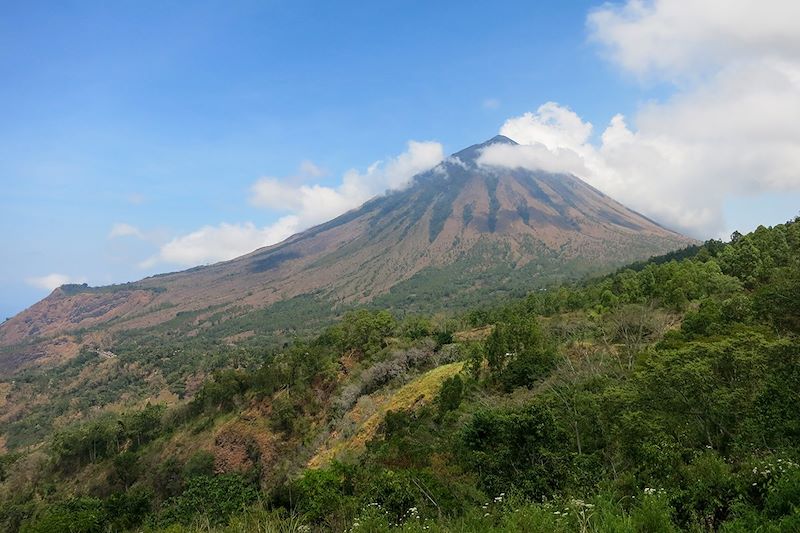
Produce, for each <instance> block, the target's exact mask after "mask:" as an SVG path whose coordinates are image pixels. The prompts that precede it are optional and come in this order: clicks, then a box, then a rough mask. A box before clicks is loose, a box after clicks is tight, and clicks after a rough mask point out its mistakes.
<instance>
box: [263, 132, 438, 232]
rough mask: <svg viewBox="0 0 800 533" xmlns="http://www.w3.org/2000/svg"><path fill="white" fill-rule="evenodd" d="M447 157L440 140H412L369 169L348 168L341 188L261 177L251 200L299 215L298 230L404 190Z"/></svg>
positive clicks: (339, 186)
mask: <svg viewBox="0 0 800 533" xmlns="http://www.w3.org/2000/svg"><path fill="white" fill-rule="evenodd" d="M443 158H444V152H443V149H442V145H441V144H439V143H436V142H417V141H410V142H409V143H408V149H407V150H406V151H405V152H403V153H402V154H400V155H398V156H396V157H393V158H391V159H389V160H387V161H377V162H375V163H373V164H372V165H370V166H369V168H368V169H367V171H366V172H364V173H360V172H358V171H357V170H355V169H351V170H348V171H347V172H345V174H344V176H343V177H342V181H341V183H340V184H339V185H338V186H337V187H326V186H323V185H317V184H315V185H300V186H296V185H292V184H290V183H286V182H285V181H284V180H280V179H278V178H261V179H260V180H258V181H257V182H256V183H254V184H253V186H252V188H251V196H250V203H251V204H253V205H255V206H258V207H266V208H268V209H274V210H279V211H288V212H290V213H292V214H294V215H295V216H296V217H297V225H298V229H305V228H307V227H310V226H312V225H314V224H318V223H320V222H324V221H326V220H329V219H331V218H333V217H335V216H337V215H340V214H342V213H344V212H346V211H348V210H350V209H353V208H355V207H358V206H359V205H361V204H363V203H364V202H365V201H367V200H369V199H370V198H372V197H373V196H376V195H378V194H382V193H384V192H386V191H387V190H395V189H401V188H403V187H405V186H406V185H407V184H408V182H409V180H410V179H411V178H412V177H413V176H414V175H416V174H419V173H420V172H424V171H425V170H428V169H430V168H432V167H434V166H435V165H437V164H438V163H439V162H440V161H442V159H443Z"/></svg>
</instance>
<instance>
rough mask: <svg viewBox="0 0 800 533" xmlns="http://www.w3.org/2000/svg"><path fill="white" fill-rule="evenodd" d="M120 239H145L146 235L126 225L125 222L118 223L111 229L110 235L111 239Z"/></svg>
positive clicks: (134, 227)
mask: <svg viewBox="0 0 800 533" xmlns="http://www.w3.org/2000/svg"><path fill="white" fill-rule="evenodd" d="M118 237H136V238H137V239H144V238H145V237H144V234H143V233H142V232H141V231H140V230H139V228H137V227H136V226H132V225H130V224H126V223H125V222H117V223H116V224H114V225H113V226H112V227H111V231H110V232H109V233H108V238H109V239H116V238H118Z"/></svg>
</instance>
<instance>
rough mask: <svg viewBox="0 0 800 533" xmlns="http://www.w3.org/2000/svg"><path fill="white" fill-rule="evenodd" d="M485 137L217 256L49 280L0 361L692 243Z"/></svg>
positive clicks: (302, 320) (423, 295)
mask: <svg viewBox="0 0 800 533" xmlns="http://www.w3.org/2000/svg"><path fill="white" fill-rule="evenodd" d="M494 144H509V145H515V144H516V143H515V142H514V141H513V140H511V139H509V138H507V137H503V136H497V137H494V138H492V139H490V140H488V141H487V142H485V143H482V144H476V145H473V146H470V147H468V148H466V149H464V150H461V151H460V152H457V153H455V154H453V155H451V156H450V157H448V158H447V159H445V160H444V161H443V162H441V163H440V164H439V165H437V166H436V167H434V168H433V169H431V170H429V171H427V172H424V173H421V174H418V175H417V176H415V177H414V178H413V179H412V180H411V182H410V184H409V185H408V186H407V187H406V188H404V189H403V190H399V191H393V192H390V193H387V194H385V195H382V196H379V197H376V198H374V199H372V200H370V201H368V202H366V203H365V204H363V205H362V206H361V207H359V208H357V209H354V210H352V211H350V212H347V213H345V214H343V215H341V216H339V217H337V218H335V219H333V220H331V221H329V222H327V223H324V224H321V225H319V226H316V227H313V228H311V229H308V230H306V231H304V232H302V233H299V234H297V235H294V236H292V237H290V238H288V239H287V240H285V241H284V242H281V243H279V244H275V245H272V246H267V247H265V248H261V249H258V250H255V251H253V252H252V253H250V254H247V255H244V256H242V257H238V258H236V259H233V260H230V261H225V262H221V263H217V264H213V265H208V266H201V267H195V268H192V269H189V270H186V271H182V272H176V273H170V274H162V275H157V276H153V277H149V278H145V279H143V280H141V281H137V282H133V283H127V284H122V285H112V286H107V287H88V286H85V285H65V286H62V287H60V288H58V289H56V290H55V291H54V292H53V293H52V294H50V295H49V296H48V297H47V298H45V299H44V300H42V301H40V302H38V303H37V304H35V305H33V306H32V307H30V308H29V309H27V310H25V311H23V312H22V313H20V314H19V315H17V316H15V317H13V318H11V319H10V320H8V321H6V322H5V323H4V324H3V325H2V326H0V347H2V351H0V372H2V373H5V372H8V371H11V370H14V369H17V368H19V367H21V366H26V365H29V364H31V363H34V362H36V361H42V360H53V359H56V360H58V359H63V358H68V357H70V356H72V355H74V354H75V353H77V350H78V349H79V347H80V346H81V345H82V344H83V343H85V342H86V339H87V338H90V339H93V342H95V343H99V344H102V343H103V342H104V341H103V339H108V338H111V337H113V335H114V334H115V333H118V332H124V331H130V330H142V329H144V328H150V327H155V326H158V325H162V326H163V327H168V325H169V324H171V323H175V322H176V321H177V322H181V320H180V319H181V317H183V318H184V319H185V320H184V321H183V322H182V323H188V322H190V323H191V328H190V329H187V330H184V331H188V333H189V334H193V335H196V334H201V333H203V331H205V330H207V329H208V328H210V327H212V326H213V325H214V324H217V323H219V322H222V321H227V320H234V319H241V318H242V317H245V316H247V315H248V314H252V313H253V312H256V311H258V312H261V313H262V315H261V316H262V317H263V318H264V321H263V323H264V324H269V323H271V324H274V328H275V329H281V328H284V329H285V328H287V327H291V324H290V323H289V322H291V321H295V322H297V323H298V324H297V325H298V326H302V325H305V324H307V323H309V321H308V320H307V317H304V316H303V313H304V310H305V309H308V310H309V313H312V314H313V315H314V316H315V317H324V316H326V314H330V315H331V316H333V314H335V313H336V312H337V310H341V309H345V308H348V307H349V306H353V305H361V304H367V303H374V304H376V305H382V306H385V307H389V308H392V307H397V308H401V307H402V309H404V310H416V309H419V310H427V311H430V310H437V309H444V308H448V307H450V308H455V307H458V306H464V305H469V304H470V303H472V302H477V301H480V302H485V301H486V299H487V298H495V299H496V298H501V297H502V296H504V295H507V294H510V293H513V292H515V291H517V292H519V291H530V290H534V289H536V288H537V287H538V288H542V287H547V286H548V285H550V284H552V283H554V282H558V281H563V280H567V279H574V278H578V277H581V276H586V275H588V274H593V273H601V272H603V271H608V270H610V269H613V268H616V267H618V266H621V265H623V264H626V263H630V262H632V261H635V260H640V259H646V258H648V257H650V256H653V255H659V254H663V253H666V252H669V251H672V250H675V249H678V248H682V247H684V246H686V245H688V244H691V243H693V241H692V240H691V239H689V238H687V237H684V236H682V235H680V234H678V233H675V232H673V231H671V230H669V229H666V228H664V227H663V226H661V225H659V224H658V223H656V222H654V221H653V220H650V219H649V218H647V217H645V216H643V215H641V214H639V213H637V212H635V211H633V210H631V209H628V208H627V207H625V206H623V205H622V204H620V203H618V202H616V201H615V200H613V199H611V198H610V197H608V196H607V195H605V194H603V193H602V192H600V191H599V190H597V189H595V188H593V187H591V186H590V185H588V184H587V183H585V182H584V181H582V180H581V179H579V178H578V177H576V176H574V175H570V174H553V173H548V172H543V171H531V170H526V169H522V168H506V167H502V166H486V165H483V164H481V161H480V155H481V153H482V152H483V150H485V149H486V148H487V147H488V146H491V145H494ZM312 308H313V309H312ZM287 313H288V314H287ZM280 317H284V319H283V320H277V319H278V318H280ZM287 317H291V318H287ZM270 320H272V322H270ZM187 321H188V322H187ZM165 324H166V325H167V326H164V325H165ZM243 324H244V322H243ZM246 327H247V326H245V325H243V326H242V329H243V330H244V329H245V328H246ZM229 329H230V328H229ZM76 332H80V335H76ZM243 332H244V331H243ZM87 334H89V335H88V336H87Z"/></svg>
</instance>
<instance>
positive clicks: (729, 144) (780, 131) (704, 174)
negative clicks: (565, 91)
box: [483, 0, 800, 237]
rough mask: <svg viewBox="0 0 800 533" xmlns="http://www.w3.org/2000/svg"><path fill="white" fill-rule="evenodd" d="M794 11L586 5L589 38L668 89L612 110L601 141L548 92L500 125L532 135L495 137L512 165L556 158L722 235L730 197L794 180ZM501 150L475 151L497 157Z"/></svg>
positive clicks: (644, 206) (798, 178) (694, 227)
mask: <svg viewBox="0 0 800 533" xmlns="http://www.w3.org/2000/svg"><path fill="white" fill-rule="evenodd" d="M797 20H800V3H798V2H794V1H792V2H779V1H775V2H771V3H770V4H769V6H768V7H767V6H764V5H759V4H757V3H754V2H743V1H736V0H726V1H706V2H693V1H691V2H690V1H678V0H658V1H654V2H646V3H645V2H641V1H636V0H631V1H629V2H627V3H625V4H624V5H622V6H619V5H611V4H605V5H604V6H603V7H601V8H600V9H598V10H595V11H593V12H592V13H591V14H590V15H589V18H588V25H589V28H590V30H591V32H592V39H593V40H595V41H596V42H599V43H600V44H601V45H602V46H603V47H604V50H605V52H606V53H607V55H608V57H609V58H610V59H611V60H612V61H613V62H615V64H617V65H618V66H619V67H620V68H621V69H623V71H625V72H628V73H631V74H633V75H635V76H639V77H652V78H657V79H660V80H666V81H669V82H672V83H674V85H675V87H676V89H675V92H674V93H673V94H672V96H670V97H669V98H667V99H665V100H663V101H660V102H652V103H649V104H647V105H644V106H642V107H641V108H640V109H639V110H638V111H637V112H636V113H635V115H634V116H633V120H632V124H634V125H635V126H631V125H629V121H627V120H626V118H625V117H624V116H622V115H616V116H615V117H613V118H612V119H611V121H610V123H609V124H608V126H607V127H606V128H605V129H604V130H603V131H602V132H601V135H600V139H599V141H598V142H592V141H591V140H590V139H591V133H592V125H591V124H590V123H588V122H584V121H583V120H582V119H581V118H580V117H579V116H578V115H577V114H576V113H574V112H573V111H571V110H570V109H568V108H566V107H562V106H560V105H558V104H555V103H552V102H550V103H547V104H545V105H543V106H542V107H540V108H539V109H538V111H537V112H536V113H526V114H524V115H522V116H520V117H515V118H511V119H509V120H507V121H506V123H505V124H504V125H503V127H502V128H501V129H500V133H502V134H504V135H507V136H508V137H511V138H512V139H515V140H516V141H518V142H520V143H522V144H525V145H530V146H528V147H519V148H517V149H514V148H513V147H511V148H503V150H505V151H507V152H514V154H513V155H511V154H505V158H506V159H507V161H509V163H508V165H509V166H526V167H529V168H542V169H545V170H552V169H553V168H558V167H559V166H561V167H562V169H563V170H569V171H571V172H572V173H574V174H576V175H578V176H581V177H583V178H584V179H586V180H587V181H588V182H590V183H591V184H592V185H594V186H596V187H598V188H599V189H601V190H603V191H604V192H606V193H608V194H609V195H611V196H612V197H614V198H616V199H617V200H619V201H621V202H622V203H624V204H626V205H628V206H630V207H632V208H634V209H637V210H639V211H642V212H644V213H645V214H647V215H650V216H652V217H654V218H656V219H658V220H660V221H662V222H664V223H665V224H667V225H669V226H672V227H674V228H676V229H678V230H682V231H685V232H687V233H690V234H692V235H695V236H699V237H708V236H719V235H722V234H723V233H724V231H725V230H727V229H728V228H726V223H725V220H724V219H723V206H724V204H725V202H726V200H727V199H728V198H731V197H734V196H743V195H745V196H746V195H752V194H756V193H765V192H787V191H800V32H799V31H797ZM500 151H501V150H500V148H499V147H491V148H490V150H487V151H486V152H485V153H484V159H483V161H484V162H485V163H487V164H488V163H492V164H500V163H502V158H501V157H500V156H501V155H503V154H501V153H500ZM492 152H495V153H492ZM565 155H566V156H567V159H566V160H565V161H557V160H559V159H562V158H564V156H565ZM575 157H577V158H578V159H579V160H580V164H577V162H576V160H575Z"/></svg>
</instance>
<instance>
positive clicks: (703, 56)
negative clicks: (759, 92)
mask: <svg viewBox="0 0 800 533" xmlns="http://www.w3.org/2000/svg"><path fill="white" fill-rule="evenodd" d="M798 20H800V2H797V1H796V0H770V2H768V3H763V2H762V3H760V2H754V1H753V0H703V1H702V2H698V1H696V0H654V1H643V0H629V1H627V2H625V3H624V4H608V3H606V4H603V6H602V7H600V8H598V9H596V10H594V11H592V12H591V13H590V14H589V16H588V18H587V25H588V27H589V31H590V35H591V38H592V40H594V41H595V42H597V43H599V44H600V45H601V46H602V47H603V48H604V51H605V52H606V54H607V56H608V57H609V58H610V59H611V60H612V61H614V62H615V63H617V64H619V65H620V66H621V67H622V68H623V69H625V70H626V71H629V72H631V73H633V74H636V75H639V76H654V77H657V78H662V79H667V80H669V81H672V80H674V79H675V78H685V77H688V76H692V75H697V74H703V73H706V72H707V71H708V70H714V69H716V68H718V67H719V66H720V65H724V64H729V63H733V62H741V61H751V60H756V61H760V60H762V59H764V58H773V59H789V60H791V61H795V60H796V59H797V57H798V55H800V31H798V22H797V21H798Z"/></svg>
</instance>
